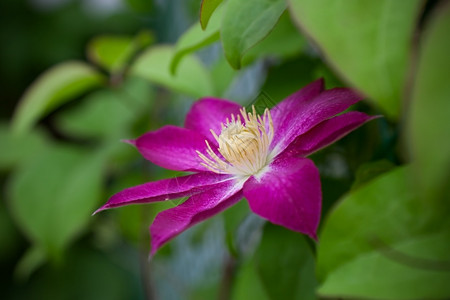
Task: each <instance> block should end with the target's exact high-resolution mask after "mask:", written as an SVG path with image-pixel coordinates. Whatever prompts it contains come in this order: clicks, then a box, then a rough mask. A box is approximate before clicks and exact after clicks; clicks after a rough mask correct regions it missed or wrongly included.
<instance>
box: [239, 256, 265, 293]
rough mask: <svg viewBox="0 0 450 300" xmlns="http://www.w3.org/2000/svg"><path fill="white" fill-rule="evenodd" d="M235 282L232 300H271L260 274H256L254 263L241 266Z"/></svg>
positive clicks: (249, 262)
mask: <svg viewBox="0 0 450 300" xmlns="http://www.w3.org/2000/svg"><path fill="white" fill-rule="evenodd" d="M234 280H235V282H234V286H233V294H232V296H231V300H248V299H258V300H270V298H269V296H268V295H267V293H266V291H265V290H264V286H263V284H262V282H261V279H260V278H259V276H258V273H256V270H255V266H254V263H253V261H248V262H246V263H245V264H244V265H242V266H240V268H239V270H238V271H237V274H236V276H235V279H234Z"/></svg>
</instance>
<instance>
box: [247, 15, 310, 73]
mask: <svg viewBox="0 0 450 300" xmlns="http://www.w3.org/2000/svg"><path fill="white" fill-rule="evenodd" d="M306 44H307V43H306V40H305V39H304V38H303V36H301V35H300V34H299V33H298V30H297V28H295V26H294V25H293V24H292V21H291V19H290V17H289V14H288V12H284V13H283V14H282V15H281V17H280V20H279V21H278V23H277V24H276V25H275V27H274V28H273V30H272V31H271V32H270V33H269V34H268V35H267V36H266V37H265V38H264V39H263V40H261V41H260V42H258V43H257V44H256V45H255V46H254V47H252V48H250V49H249V50H248V51H247V52H246V53H245V54H244V57H243V58H242V65H243V66H246V65H249V64H251V63H252V62H253V61H255V60H256V59H258V58H261V57H275V58H278V59H280V58H281V59H287V58H290V57H293V56H295V55H296V54H298V53H299V52H300V51H301V50H302V48H304V47H305V46H306Z"/></svg>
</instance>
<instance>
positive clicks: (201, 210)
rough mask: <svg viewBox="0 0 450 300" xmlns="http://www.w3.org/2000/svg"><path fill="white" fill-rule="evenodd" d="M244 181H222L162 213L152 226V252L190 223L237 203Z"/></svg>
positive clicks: (189, 225) (193, 223) (197, 221)
mask: <svg viewBox="0 0 450 300" xmlns="http://www.w3.org/2000/svg"><path fill="white" fill-rule="evenodd" d="M242 185H243V182H237V181H236V180H229V181H226V182H222V183H219V184H217V185H216V186H214V188H212V189H210V190H208V191H206V192H204V193H201V194H197V195H194V196H192V197H191V198H189V199H188V200H186V202H184V203H182V204H181V205H179V206H177V207H174V208H171V209H168V210H165V211H163V212H161V213H159V214H158V215H157V216H156V218H155V221H154V222H153V224H152V226H151V227H150V234H151V240H152V250H151V253H150V254H151V255H152V256H153V255H154V254H155V253H156V251H157V250H158V249H159V248H160V247H161V246H163V245H164V244H165V243H167V242H168V241H169V240H170V239H172V238H174V237H175V236H176V235H178V234H179V233H181V232H183V231H184V230H186V229H188V228H189V227H191V226H193V225H195V224H197V223H199V222H201V221H203V220H205V219H208V218H210V217H212V216H214V215H215V214H217V213H219V212H221V211H223V210H225V209H226V208H228V207H230V206H231V205H233V204H235V203H236V202H237V201H239V200H240V199H241V198H242Z"/></svg>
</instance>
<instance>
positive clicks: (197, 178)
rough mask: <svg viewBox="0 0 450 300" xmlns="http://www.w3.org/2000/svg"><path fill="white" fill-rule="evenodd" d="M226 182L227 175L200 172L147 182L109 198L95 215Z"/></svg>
mask: <svg viewBox="0 0 450 300" xmlns="http://www.w3.org/2000/svg"><path fill="white" fill-rule="evenodd" d="M227 180H228V181H229V180H230V177H229V176H228V175H219V174H215V173H209V172H202V173H197V174H192V175H187V176H182V177H175V178H169V179H164V180H159V181H153V182H148V183H145V184H141V185H138V186H135V187H131V188H128V189H125V190H123V191H121V192H118V193H117V194H115V195H113V196H112V197H111V198H109V200H108V202H106V203H105V204H104V205H103V206H102V207H100V208H99V209H98V210H97V211H96V212H95V213H97V212H100V211H102V210H105V209H109V208H114V207H119V206H123V205H128V204H138V203H152V202H157V201H163V200H169V199H176V198H180V197H185V196H191V195H194V194H198V193H201V192H204V191H206V190H208V189H211V188H213V187H214V186H215V185H217V184H220V183H221V182H224V181H227Z"/></svg>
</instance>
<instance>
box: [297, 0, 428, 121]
mask: <svg viewBox="0 0 450 300" xmlns="http://www.w3.org/2000/svg"><path fill="white" fill-rule="evenodd" d="M289 3H290V11H291V14H292V16H293V17H294V19H295V20H296V21H297V23H298V24H299V25H300V27H301V29H303V30H304V32H305V33H306V34H307V35H308V36H310V37H311V38H312V39H313V40H314V41H315V42H316V43H317V44H318V46H319V48H320V49H321V50H322V51H323V53H324V55H325V56H326V58H327V60H328V61H329V63H330V64H331V65H333V66H334V68H335V69H336V71H337V72H339V73H340V74H341V75H342V77H343V78H344V79H345V80H347V81H348V82H349V83H350V84H351V85H353V86H354V87H356V88H357V89H359V90H360V91H362V92H363V93H364V94H366V95H367V96H368V97H369V98H370V99H371V100H373V101H374V102H375V103H376V104H377V105H379V107H380V108H382V109H383V110H384V111H385V112H386V114H387V115H388V116H389V117H391V118H397V117H398V116H399V115H400V110H401V99H402V98H403V95H402V90H403V85H404V82H405V79H406V75H407V74H406V72H407V68H408V61H409V57H410V45H411V43H412V38H413V34H414V30H415V25H416V23H417V21H418V16H419V14H420V9H421V7H422V5H423V1H422V0H412V1H397V0H381V1H370V0H367V1H360V0H350V1H347V0H345V1H342V0H341V1H332V2H330V1H326V0H289Z"/></svg>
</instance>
